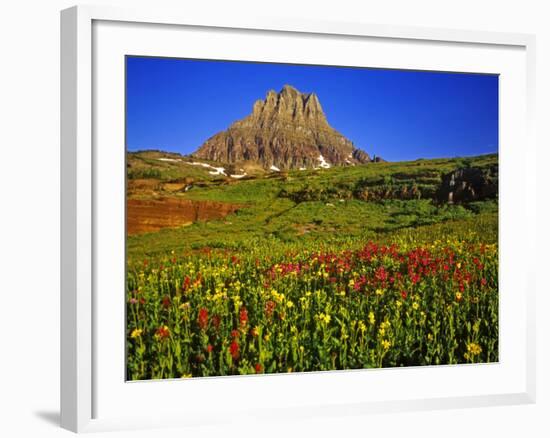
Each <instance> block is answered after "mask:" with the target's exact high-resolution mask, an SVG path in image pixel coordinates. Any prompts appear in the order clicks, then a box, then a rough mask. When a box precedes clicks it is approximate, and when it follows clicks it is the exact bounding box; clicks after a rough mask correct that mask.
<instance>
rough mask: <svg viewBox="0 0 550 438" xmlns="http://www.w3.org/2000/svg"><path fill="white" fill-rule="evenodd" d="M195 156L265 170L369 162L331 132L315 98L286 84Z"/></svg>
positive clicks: (336, 133)
mask: <svg viewBox="0 0 550 438" xmlns="http://www.w3.org/2000/svg"><path fill="white" fill-rule="evenodd" d="M193 155H194V156H195V157H197V158H201V159H205V160H212V161H218V162H222V163H236V162H241V161H252V162H257V163H260V164H261V165H262V167H263V168H264V169H273V168H276V169H280V170H287V169H300V168H309V169H311V168H316V167H330V166H343V165H354V164H362V163H368V162H371V161H372V160H371V158H370V157H369V155H368V154H367V153H366V152H364V151H362V150H360V149H357V148H356V147H355V146H354V145H353V143H352V142H351V141H350V140H348V139H347V138H345V137H344V136H343V135H342V134H340V133H339V132H338V131H336V130H335V129H334V128H332V127H331V126H330V125H329V124H328V121H327V119H326V116H325V113H324V112H323V109H322V107H321V103H320V102H319V99H318V97H317V95H316V94H315V93H310V94H304V93H300V92H299V91H298V90H296V89H295V88H294V87H291V86H290V85H285V86H284V87H283V89H282V90H281V91H280V92H279V93H276V92H275V91H273V90H271V91H269V92H268V93H267V95H266V97H265V99H263V100H258V101H256V103H254V106H253V109H252V113H251V114H250V115H249V116H247V117H246V118H244V119H242V120H239V121H237V122H235V123H233V124H232V125H231V126H230V127H229V128H228V129H227V130H226V131H223V132H220V133H218V134H216V135H214V136H213V137H211V138H209V139H208V140H207V141H206V142H205V143H204V144H203V145H202V146H201V147H200V148H199V149H198V150H197V151H196V152H195V153H194V154H193Z"/></svg>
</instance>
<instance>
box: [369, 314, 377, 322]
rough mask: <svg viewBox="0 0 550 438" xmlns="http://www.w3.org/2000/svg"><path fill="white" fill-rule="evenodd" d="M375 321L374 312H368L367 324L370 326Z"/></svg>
mask: <svg viewBox="0 0 550 438" xmlns="http://www.w3.org/2000/svg"><path fill="white" fill-rule="evenodd" d="M375 321H376V319H375V318H374V312H372V311H370V312H369V322H370V323H371V324H374V322H375Z"/></svg>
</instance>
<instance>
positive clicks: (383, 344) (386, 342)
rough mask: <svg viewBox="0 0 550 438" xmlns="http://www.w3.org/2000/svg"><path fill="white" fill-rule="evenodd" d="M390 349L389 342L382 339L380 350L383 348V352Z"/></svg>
mask: <svg viewBox="0 0 550 438" xmlns="http://www.w3.org/2000/svg"><path fill="white" fill-rule="evenodd" d="M390 347H391V342H390V341H388V340H387V339H384V340H383V341H382V348H383V349H384V350H389V349H390Z"/></svg>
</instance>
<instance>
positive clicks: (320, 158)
mask: <svg viewBox="0 0 550 438" xmlns="http://www.w3.org/2000/svg"><path fill="white" fill-rule="evenodd" d="M317 159H318V160H319V161H320V162H321V164H319V166H320V167H322V168H324V169H328V168H330V167H331V165H330V163H327V160H325V157H323V156H322V155H319V158H317Z"/></svg>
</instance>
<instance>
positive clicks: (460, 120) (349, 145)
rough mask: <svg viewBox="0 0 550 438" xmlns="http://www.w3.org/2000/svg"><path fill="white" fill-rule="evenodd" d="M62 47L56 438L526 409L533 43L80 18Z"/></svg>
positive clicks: (370, 30)
mask: <svg viewBox="0 0 550 438" xmlns="http://www.w3.org/2000/svg"><path fill="white" fill-rule="evenodd" d="M61 55H62V56H61V84H62V87H61V88H62V95H61V104H62V108H61V119H62V157H61V160H62V163H61V164H62V166H61V167H62V175H61V178H62V180H61V188H62V206H61V210H62V211H61V217H62V242H61V246H62V263H61V265H62V272H61V280H62V290H61V313H62V321H61V346H62V358H61V359H62V360H61V364H62V369H61V377H62V378H61V381H62V386H61V396H62V401H61V403H62V406H61V423H62V426H63V427H65V428H67V429H70V430H73V431H78V432H80V431H98V430H110V429H117V428H145V427H153V426H154V427H159V426H163V425H165V426H174V425H182V426H183V425H190V424H202V423H204V424H207V423H211V422H212V419H213V418H215V421H216V422H223V421H227V420H229V419H235V418H246V417H256V418H258V417H259V418H271V417H278V418H280V417H281V416H288V417H289V418H290V417H292V418H299V417H306V416H312V415H324V416H326V415H341V414H343V413H346V414H348V415H349V414H350V413H354V414H357V415H360V414H366V413H369V412H388V411H391V412H399V411H407V410H413V409H441V408H451V407H477V406H487V405H498V404H520V403H532V402H534V399H535V390H534V388H535V370H534V365H535V360H534V354H535V351H534V324H535V321H534V309H533V307H534V273H533V268H532V266H534V265H533V264H532V263H531V258H532V254H533V247H534V242H535V233H536V229H535V223H536V219H535V212H534V208H533V207H532V206H533V205H535V202H534V187H535V175H534V174H533V172H532V168H529V167H528V166H527V158H528V157H529V156H532V155H533V153H534V147H535V146H534V142H533V138H532V126H531V124H532V117H533V114H532V111H533V96H534V78H533V75H534V69H533V63H534V37H532V36H530V35H516V34H501V33H488V32H474V31H458V30H445V29H422V28H414V27H410V28H409V27H388V26H377V25H372V24H363V23H335V22H309V21H306V20H300V21H296V20H290V19H289V20H278V19H273V18H267V17H266V18H264V19H257V18H254V19H242V20H240V21H238V22H225V21H224V20H223V18H220V19H217V18H214V17H197V16H187V15H182V14H181V13H179V14H178V13H165V12H159V11H156V10H151V11H135V10H131V11H130V10H123V9H111V8H104V7H80V6H79V7H73V8H70V9H67V10H64V11H62V14H61ZM519 230H521V232H518V231H519Z"/></svg>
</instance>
